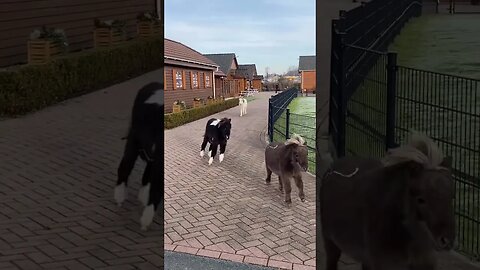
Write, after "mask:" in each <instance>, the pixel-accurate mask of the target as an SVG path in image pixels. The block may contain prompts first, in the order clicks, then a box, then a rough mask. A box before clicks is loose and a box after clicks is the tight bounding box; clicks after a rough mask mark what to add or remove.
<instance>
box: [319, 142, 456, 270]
mask: <svg viewBox="0 0 480 270" xmlns="http://www.w3.org/2000/svg"><path fill="white" fill-rule="evenodd" d="M412 145H413V146H414V147H416V149H418V150H420V151H421V152H423V153H425V156H428V157H429V158H431V156H432V153H434V152H432V151H433V150H432V151H430V150H426V148H425V147H426V146H428V144H427V143H425V144H420V145H415V144H412ZM429 151H430V152H429ZM427 152H428V153H427ZM402 158H404V157H402ZM437 160H438V159H437ZM440 160H442V159H440ZM450 162H451V161H450V160H449V159H448V158H445V159H444V160H443V161H442V162H441V164H434V165H432V166H426V165H425V164H421V163H419V161H418V160H417V161H413V160H411V161H409V160H407V159H406V160H405V161H399V162H397V163H393V164H389V165H388V166H386V165H385V164H384V163H382V162H381V161H380V160H375V159H364V158H355V157H347V158H342V159H339V160H337V161H335V162H334V163H333V165H332V166H331V168H330V170H329V171H328V172H327V174H326V175H325V176H324V178H323V180H322V183H321V187H320V195H319V200H320V215H321V224H322V234H323V238H324V243H325V251H326V255H327V259H326V269H327V270H336V269H337V263H338V260H339V258H340V255H341V253H342V252H343V253H345V254H347V255H349V256H350V257H352V258H354V259H355V260H357V261H359V262H361V263H362V265H363V269H364V270H367V269H368V270H390V269H392V270H393V269H410V270H417V269H418V270H420V269H422V270H430V269H436V258H435V255H436V253H437V251H440V250H450V249H451V248H452V246H453V243H454V241H455V219H454V213H453V202H452V199H453V196H454V194H453V179H452V176H451V171H450ZM356 168H358V171H357V173H356V174H353V175H349V174H352V173H353V172H354V171H355V169H356ZM338 173H341V174H343V175H340V174H338Z"/></svg>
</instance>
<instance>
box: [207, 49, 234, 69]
mask: <svg viewBox="0 0 480 270" xmlns="http://www.w3.org/2000/svg"><path fill="white" fill-rule="evenodd" d="M204 56H205V57H207V58H208V59H210V60H212V61H213V62H215V63H217V64H218V65H219V66H220V67H219V69H220V70H221V71H222V72H223V73H224V74H228V73H229V72H230V68H231V67H232V61H235V63H236V64H237V65H238V62H237V57H236V56H235V53H213V54H204Z"/></svg>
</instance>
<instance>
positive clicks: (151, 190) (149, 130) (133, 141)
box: [114, 82, 164, 230]
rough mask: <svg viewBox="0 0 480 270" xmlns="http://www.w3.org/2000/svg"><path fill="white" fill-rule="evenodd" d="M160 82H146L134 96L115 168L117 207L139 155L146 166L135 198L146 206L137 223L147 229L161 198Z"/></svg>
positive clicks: (162, 104) (123, 198)
mask: <svg viewBox="0 0 480 270" xmlns="http://www.w3.org/2000/svg"><path fill="white" fill-rule="evenodd" d="M163 110H164V101H163V84H161V83H156V82H154V83H149V84H147V85H145V86H144V87H142V88H141V89H140V90H139V91H138V93H137V96H136V98H135V102H134V105H133V110H132V119H131V123H130V128H129V130H128V135H127V137H126V139H127V142H126V145H125V151H124V154H123V158H122V161H121V162H120V166H119V167H118V181H117V185H116V187H115V192H114V197H115V201H116V202H117V204H118V205H119V206H121V204H122V202H123V201H125V199H126V197H127V190H126V187H127V185H128V177H129V175H130V173H131V172H132V169H133V166H134V165H135V162H136V160H137V158H138V156H140V158H141V159H142V160H144V161H145V162H146V163H147V165H146V167H145V171H144V173H143V177H142V188H141V189H140V192H139V193H138V199H139V200H140V201H141V202H142V204H143V206H144V207H145V208H144V210H143V214H142V217H141V218H140V223H141V226H142V230H146V229H147V227H148V226H149V225H150V224H151V223H152V221H153V217H154V215H155V212H156V210H157V208H158V207H159V204H160V202H161V201H163V186H164V182H163V179H164V176H163V173H164V172H163V171H164V167H163V166H164V161H163V147H160V146H161V145H163V140H164V134H163V119H164V117H163V113H164V111H163Z"/></svg>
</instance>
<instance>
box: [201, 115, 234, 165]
mask: <svg viewBox="0 0 480 270" xmlns="http://www.w3.org/2000/svg"><path fill="white" fill-rule="evenodd" d="M231 129H232V119H230V118H222V119H216V118H212V119H210V120H208V121H207V126H206V127H205V134H204V135H203V143H202V148H201V151H200V156H201V157H203V156H204V155H205V147H206V146H207V143H210V148H209V149H208V156H209V157H210V159H209V160H208V165H212V163H213V159H214V158H215V155H216V154H217V149H218V145H220V156H219V157H218V159H219V160H220V162H222V161H223V158H224V155H225V149H226V147H227V141H228V139H230V130H231Z"/></svg>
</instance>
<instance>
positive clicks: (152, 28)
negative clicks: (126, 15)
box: [137, 22, 162, 38]
mask: <svg viewBox="0 0 480 270" xmlns="http://www.w3.org/2000/svg"><path fill="white" fill-rule="evenodd" d="M160 26H161V25H160V23H154V22H137V33H138V36H139V37H140V38H148V37H153V36H158V35H160V34H161V33H162V27H160Z"/></svg>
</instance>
